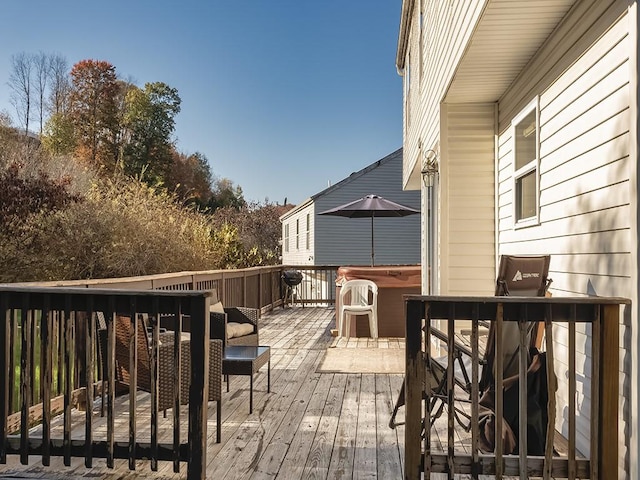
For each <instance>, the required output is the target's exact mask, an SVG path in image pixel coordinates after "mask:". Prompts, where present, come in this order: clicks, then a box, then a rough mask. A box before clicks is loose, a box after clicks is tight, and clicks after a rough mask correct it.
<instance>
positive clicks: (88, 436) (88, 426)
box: [83, 297, 96, 468]
mask: <svg viewBox="0 0 640 480" xmlns="http://www.w3.org/2000/svg"><path fill="white" fill-rule="evenodd" d="M93 316H94V311H93V297H89V298H88V299H87V311H86V312H85V313H84V315H83V317H84V330H85V342H84V353H85V357H84V373H85V379H84V384H85V388H86V390H85V400H86V402H85V403H86V410H85V427H84V439H85V444H84V465H85V466H86V467H87V468H91V466H92V465H93V383H94V382H93V379H94V371H93V370H94V365H93V359H94V346H95V344H96V335H95V330H96V328H95V327H96V323H95V322H94V321H93Z"/></svg>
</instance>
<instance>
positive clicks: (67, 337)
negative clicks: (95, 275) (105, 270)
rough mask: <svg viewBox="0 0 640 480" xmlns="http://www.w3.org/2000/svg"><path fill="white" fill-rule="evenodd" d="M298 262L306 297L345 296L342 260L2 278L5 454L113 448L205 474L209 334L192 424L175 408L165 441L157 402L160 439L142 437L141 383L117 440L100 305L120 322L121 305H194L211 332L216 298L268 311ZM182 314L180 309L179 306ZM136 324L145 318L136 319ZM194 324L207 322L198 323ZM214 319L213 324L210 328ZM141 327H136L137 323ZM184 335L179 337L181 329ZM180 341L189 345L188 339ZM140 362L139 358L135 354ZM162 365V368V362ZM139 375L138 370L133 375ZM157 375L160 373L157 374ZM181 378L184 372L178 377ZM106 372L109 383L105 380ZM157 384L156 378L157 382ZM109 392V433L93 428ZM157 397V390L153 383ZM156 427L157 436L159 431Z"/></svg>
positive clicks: (195, 374)
mask: <svg viewBox="0 0 640 480" xmlns="http://www.w3.org/2000/svg"><path fill="white" fill-rule="evenodd" d="M288 269H296V270H300V271H302V272H303V274H304V279H303V282H302V284H301V285H299V286H298V287H297V288H296V300H297V301H300V302H302V303H303V304H332V303H334V302H335V278H336V275H335V273H336V270H337V267H335V266H283V265H278V266H269V267H255V268H247V269H238V270H215V271H204V272H180V273H173V274H163V275H150V276H144V277H130V278H115V279H96V280H81V281H60V282H46V283H32V284H14V285H0V315H1V320H0V322H1V324H0V371H2V372H8V374H7V375H4V376H3V381H2V382H0V407H1V408H2V410H1V411H0V462H1V463H5V462H6V457H7V455H20V458H21V461H22V463H27V462H28V459H29V456H30V455H41V456H42V463H43V465H48V464H49V462H50V458H51V456H61V457H64V461H65V464H67V465H69V464H70V459H71V457H84V458H85V464H86V466H87V467H91V465H92V459H93V458H96V457H98V458H106V459H107V466H109V467H113V465H114V458H124V459H127V458H128V459H129V464H130V468H134V467H135V460H136V459H142V458H147V459H150V460H151V466H152V469H156V468H157V462H158V460H169V461H173V462H174V470H176V471H177V470H178V469H179V464H180V462H188V464H189V467H188V477H189V478H190V479H191V478H194V479H195V478H205V477H204V465H205V464H206V438H207V432H206V406H207V402H206V401H203V398H204V397H203V396H202V392H203V382H204V379H203V378H202V375H200V372H206V371H208V368H207V365H206V362H205V360H204V359H207V358H208V354H206V352H207V349H208V348H209V347H208V345H209V344H208V342H197V345H195V344H192V345H191V354H192V359H193V360H192V362H193V363H192V365H193V369H192V371H191V376H192V377H191V390H190V396H189V414H188V416H189V434H188V437H187V438H183V439H181V438H180V436H179V425H180V417H179V415H180V412H179V409H174V410H175V412H174V413H173V415H174V416H173V418H172V422H173V441H172V442H171V443H168V444H167V443H158V435H157V432H158V425H157V416H156V413H155V409H153V408H152V417H151V426H150V428H151V431H152V432H155V434H152V437H151V442H140V441H138V439H137V438H136V418H135V416H136V415H135V394H134V392H135V391H136V388H135V386H133V387H131V388H130V406H131V405H132V406H133V410H132V411H131V413H130V422H131V423H130V425H129V428H130V431H129V439H130V440H129V442H128V443H124V444H123V443H119V442H117V441H115V440H114V422H115V418H116V414H115V413H114V410H113V405H114V393H115V390H116V388H115V383H114V374H113V372H111V374H107V376H106V378H103V370H102V368H100V367H101V366H100V358H99V356H98V340H97V333H96V321H95V318H96V317H95V314H96V313H97V312H102V313H103V314H104V317H105V319H106V321H107V329H108V331H111V333H110V335H111V338H110V340H109V341H110V342H113V338H112V337H113V335H114V333H113V325H114V316H115V315H116V314H119V315H125V316H128V317H129V318H136V315H137V314H144V313H147V314H149V316H150V317H152V318H159V317H158V316H159V315H161V314H170V315H176V314H177V313H178V312H179V313H181V314H182V315H191V316H192V321H191V328H192V331H191V334H192V338H197V339H205V338H209V332H208V328H209V322H204V321H198V318H200V319H203V318H205V315H208V313H207V312H208V305H209V304H210V303H211V302H214V301H217V300H218V299H219V300H221V301H222V302H223V304H224V305H225V306H247V307H253V308H259V309H261V310H263V311H266V310H271V309H273V308H276V307H278V306H284V305H283V298H284V293H285V285H284V283H283V282H282V280H281V274H282V272H283V271H284V270H288ZM176 316H177V317H179V315H176ZM132 325H137V323H135V322H134V324H132ZM194 326H195V327H196V328H198V329H200V328H202V329H203V330H202V331H198V332H195V331H193V328H194ZM205 326H206V330H205V329H204V328H205ZM134 328H135V327H134ZM178 338H179V337H178ZM178 350H179V349H178ZM108 352H110V353H109V355H110V356H109V358H108V360H107V364H108V365H113V355H114V352H113V348H112V344H111V343H110V344H109V348H108ZM131 364H132V365H135V362H133V361H132V362H131ZM154 368H157V365H155V367H154ZM135 376H136V375H135V374H133V372H132V377H135ZM154 378H155V377H154ZM178 378H179V377H178ZM103 381H104V382H106V388H104V386H105V383H104V382H103ZM154 388H156V387H154ZM105 392H107V398H106V400H105V401H104V402H103V403H102V404H101V409H103V408H105V406H106V410H107V427H108V431H107V437H106V439H98V440H96V439H95V438H94V437H93V435H92V422H91V418H92V410H93V409H92V405H93V402H94V396H95V395H97V394H98V393H100V394H101V395H103V399H104V393H105ZM152 398H155V397H154V394H153V393H152ZM75 406H81V407H82V406H86V418H85V435H86V441H85V440H76V439H73V440H72V439H71V436H70V435H71V411H72V408H73V407H75ZM60 414H62V415H63V423H64V427H63V430H64V434H63V438H57V439H52V438H51V430H50V429H51V422H52V419H53V418H54V417H55V416H57V415H60ZM33 425H41V431H42V436H41V437H38V438H31V437H30V435H29V432H30V428H31V427H32V426H33ZM154 435H155V436H154Z"/></svg>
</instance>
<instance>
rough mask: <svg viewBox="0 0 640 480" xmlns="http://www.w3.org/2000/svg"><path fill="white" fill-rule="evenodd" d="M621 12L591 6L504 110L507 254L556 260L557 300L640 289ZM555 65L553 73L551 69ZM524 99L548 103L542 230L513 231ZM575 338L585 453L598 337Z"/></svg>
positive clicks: (502, 236) (624, 443)
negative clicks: (635, 278)
mask: <svg viewBox="0 0 640 480" xmlns="http://www.w3.org/2000/svg"><path fill="white" fill-rule="evenodd" d="M610 5H611V6H610ZM596 6H597V7H596ZM621 7H622V8H621ZM594 10H595V11H594ZM623 12H624V7H623V6H622V5H620V4H615V3H614V2H611V3H610V4H609V3H607V2H601V3H597V4H595V3H594V4H592V6H591V8H587V5H586V4H585V6H584V8H582V9H577V10H576V11H574V12H573V13H574V15H573V16H571V18H570V19H569V20H568V21H567V22H565V23H564V24H563V26H562V28H561V29H560V30H559V31H558V32H556V35H557V37H558V38H567V37H574V38H575V41H574V42H575V43H566V44H565V43H562V47H563V48H564V49H565V50H562V49H560V50H559V46H560V42H559V41H558V42H555V41H554V39H551V41H550V42H548V44H547V45H546V49H547V50H543V51H541V52H540V53H539V55H538V56H537V57H536V59H534V61H533V63H532V64H531V65H530V67H529V72H530V73H531V74H527V73H525V74H523V75H521V77H520V79H519V81H518V82H517V83H516V84H514V86H513V88H512V89H511V90H510V91H509V92H507V94H506V95H505V96H504V97H503V98H504V99H503V101H502V102H501V103H500V109H499V110H500V112H501V115H500V125H501V128H500V135H499V140H498V143H499V151H498V171H499V174H498V175H499V188H498V191H499V196H498V207H499V214H498V215H499V218H498V225H499V249H500V253H531V254H535V253H549V254H551V255H552V260H551V273H550V276H551V277H552V279H553V284H552V292H553V293H554V294H557V295H562V296H565V295H603V296H622V297H632V296H633V291H634V289H635V288H636V286H635V285H633V284H632V281H631V276H632V271H631V270H632V268H634V267H633V266H632V248H635V247H634V246H633V243H634V240H633V239H632V238H635V237H634V236H635V235H636V234H635V233H633V234H632V232H631V227H632V219H631V216H632V215H631V210H630V203H631V197H630V195H631V190H632V189H631V186H630V185H629V178H630V175H631V171H632V170H633V169H634V168H635V166H634V165H633V164H632V163H633V162H631V160H630V157H629V143H630V132H629V124H630V122H629V120H630V119H629V94H630V92H629V71H630V67H629V52H630V51H631V47H630V45H629V44H628V20H627V18H626V17H625V16H624V15H623V16H622V17H621V16H620V15H621V13H623ZM587 20H589V21H590V22H591V23H585V22H586V21H587ZM578 23H579V24H580V26H579V27H577V26H576V24H578ZM550 56H551V57H553V58H554V60H555V63H553V64H551V63H549V61H548V59H549V57H550ZM526 95H540V125H539V128H540V209H539V215H540V219H539V221H540V224H539V225H538V226H535V227H531V228H525V229H515V228H514V224H515V219H514V217H513V210H514V209H513V202H514V193H513V182H512V176H513V173H514V172H513V156H514V153H513V150H514V140H513V136H512V134H513V130H512V129H511V128H509V127H508V125H509V124H510V123H511V121H512V115H513V113H514V112H517V111H518V108H521V106H522V105H523V104H524V103H526V102H527V101H528V99H527V98H526ZM530 98H531V97H529V99H530ZM519 106H520V107H519ZM633 195H637V192H634V193H633ZM626 328H627V327H626V326H625V325H624V324H623V325H622V326H621V335H620V338H621V339H624V338H626V336H627V335H628V333H626ZM553 335H554V345H555V347H554V348H555V366H556V373H557V374H558V381H559V386H558V393H557V398H559V399H565V398H566V395H567V389H568V387H567V385H566V375H565V371H566V369H567V368H568V367H567V365H568V360H567V359H568V357H567V351H566V344H567V331H566V328H564V327H562V326H559V325H556V326H554V332H553ZM577 336H578V338H577V345H578V352H577V353H578V356H577V367H576V368H577V373H578V376H579V378H584V379H585V380H584V381H583V382H579V383H578V394H577V405H578V408H579V411H578V412H577V413H578V433H579V436H578V448H579V449H580V450H581V451H583V452H587V451H588V449H589V433H588V423H587V418H588V415H589V405H590V395H591V392H590V388H589V386H588V384H586V383H585V382H587V381H588V379H589V377H590V371H589V367H588V366H587V365H588V364H589V363H590V356H591V352H590V351H589V349H586V348H585V347H584V346H585V345H590V343H591V341H590V339H589V337H590V328H588V327H587V326H585V325H578V335H577ZM624 348H625V345H624V344H621V349H622V351H621V362H620V363H621V372H622V374H621V376H620V394H621V396H620V415H621V422H620V425H619V435H620V445H621V447H620V448H621V451H620V464H619V467H620V471H619V475H618V477H619V478H628V471H629V470H628V464H625V458H628V456H627V455H626V449H627V448H628V447H629V438H628V437H626V436H625V433H626V432H627V431H628V429H629V428H630V427H629V426H628V424H627V422H629V420H630V419H629V417H628V415H629V413H628V412H629V411H630V410H631V407H630V405H629V398H630V395H629V391H628V388H629V387H628V380H626V378H627V377H626V376H627V375H628V374H629V373H630V360H629V359H628V354H627V353H625V351H624ZM623 359H624V360H623ZM560 405H562V403H560ZM566 419H567V416H566V415H565V414H564V412H562V411H559V412H558V416H557V424H556V427H557V428H558V429H559V430H560V431H561V432H563V433H566V429H567V425H566V423H565V422H566ZM634 421H637V419H634ZM627 461H628V460H627ZM625 472H626V473H625Z"/></svg>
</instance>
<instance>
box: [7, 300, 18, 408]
mask: <svg viewBox="0 0 640 480" xmlns="http://www.w3.org/2000/svg"><path fill="white" fill-rule="evenodd" d="M9 316H10V318H9V332H8V338H9V340H8V341H9V367H10V368H9V392H8V393H9V401H8V406H9V412H12V413H13V412H14V411H15V410H14V405H15V393H16V392H15V385H16V373H15V372H16V366H17V365H15V364H14V359H15V358H16V355H15V348H16V345H17V344H18V339H17V338H16V337H17V332H18V311H17V310H16V309H15V308H12V309H11V310H9Z"/></svg>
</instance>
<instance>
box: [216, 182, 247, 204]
mask: <svg viewBox="0 0 640 480" xmlns="http://www.w3.org/2000/svg"><path fill="white" fill-rule="evenodd" d="M213 183H214V184H213V193H212V194H211V199H210V200H209V203H208V204H207V206H208V207H209V209H210V210H211V211H213V212H214V211H216V210H217V209H219V208H223V207H231V208H235V209H239V208H242V207H244V206H246V205H247V202H246V201H245V199H244V196H243V195H242V188H241V187H240V186H234V184H233V182H232V181H231V180H229V179H228V178H216V179H215V181H214V182H213Z"/></svg>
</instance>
